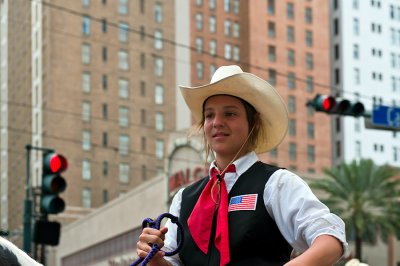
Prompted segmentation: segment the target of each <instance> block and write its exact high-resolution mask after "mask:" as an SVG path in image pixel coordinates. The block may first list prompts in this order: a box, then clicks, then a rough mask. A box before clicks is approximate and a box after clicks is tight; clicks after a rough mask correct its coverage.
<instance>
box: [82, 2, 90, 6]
mask: <svg viewBox="0 0 400 266" xmlns="http://www.w3.org/2000/svg"><path fill="white" fill-rule="evenodd" d="M89 5H90V0H82V6H84V7H88V6H89Z"/></svg>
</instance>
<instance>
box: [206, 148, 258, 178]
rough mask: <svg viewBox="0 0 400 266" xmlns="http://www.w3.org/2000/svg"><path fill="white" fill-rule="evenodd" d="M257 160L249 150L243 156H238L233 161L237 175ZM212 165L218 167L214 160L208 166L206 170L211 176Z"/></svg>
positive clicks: (254, 154) (255, 155)
mask: <svg viewBox="0 0 400 266" xmlns="http://www.w3.org/2000/svg"><path fill="white" fill-rule="evenodd" d="M257 161H258V157H257V154H256V153H255V152H254V151H252V152H249V153H247V154H246V155H244V156H242V157H240V158H239V159H237V160H236V161H234V162H233V164H234V165H235V167H236V174H237V176H240V175H242V174H243V173H244V172H246V171H247V170H248V169H249V168H250V166H252V165H253V164H254V163H255V162H257ZM214 167H215V168H217V169H218V167H217V165H216V162H215V160H214V161H213V162H212V163H211V165H210V168H209V170H208V174H209V176H211V169H213V168H214ZM218 170H220V169H218ZM221 171H222V170H221Z"/></svg>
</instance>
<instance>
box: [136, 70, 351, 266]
mask: <svg viewBox="0 0 400 266" xmlns="http://www.w3.org/2000/svg"><path fill="white" fill-rule="evenodd" d="M180 89H181V93H182V95H183V98H184V99H185V102H186V104H187V105H188V107H189V109H190V110H191V112H192V114H193V116H194V118H195V119H197V120H198V121H199V128H200V129H201V130H202V131H203V134H204V140H205V147H206V151H207V152H206V153H207V157H208V155H210V154H211V155H214V158H215V160H214V161H213V162H212V163H211V165H210V169H209V176H208V177H205V178H204V179H202V180H199V181H197V182H195V183H193V184H191V185H189V186H187V187H186V188H183V189H181V190H180V191H179V192H178V193H177V194H176V195H175V197H174V199H173V201H172V204H171V207H170V212H171V213H172V214H173V215H176V216H178V217H179V221H180V222H181V223H182V225H183V228H184V233H185V234H184V235H185V236H184V245H183V248H182V250H181V251H180V252H179V254H177V255H175V256H173V257H167V256H164V254H165V253H164V252H163V251H159V252H158V253H157V254H156V255H155V256H154V258H153V259H152V260H151V261H150V263H149V264H148V265H221V266H222V265H245V266H248V265H252V266H256V265H287V266H289V265H292V266H294V265H307V266H312V265H318V266H321V265H333V264H334V263H335V262H336V261H337V260H338V259H339V258H340V257H341V256H342V255H343V253H344V250H345V247H346V245H347V243H346V237H345V225H344V223H343V221H342V220H341V219H340V218H339V217H338V216H336V215H334V214H332V213H330V211H329V209H328V208H327V207H326V206H325V205H324V204H322V203H321V202H320V201H319V200H318V199H317V197H316V196H315V195H314V194H313V193H312V191H311V190H310V188H309V187H308V185H307V184H306V183H305V182H304V181H303V180H302V179H301V178H300V177H299V176H297V175H296V174H294V173H292V172H290V171H288V170H286V169H281V168H278V167H275V166H271V165H268V164H265V163H263V162H261V161H260V160H259V159H258V157H257V155H256V154H257V153H261V152H266V151H269V150H272V149H274V148H275V147H277V146H278V145H279V144H280V142H281V141H282V139H283V138H284V137H285V135H286V131H287V127H288V114H287V109H286V106H285V104H284V102H283V100H282V98H281V97H280V96H279V94H278V93H277V92H276V90H275V89H274V88H273V87H272V86H271V85H270V84H269V83H268V82H266V81H265V80H263V79H261V78H259V77H257V76H255V75H253V74H251V73H246V72H243V71H242V70H241V68H240V67H238V66H235V65H232V66H222V67H220V68H218V69H217V71H216V72H215V74H214V75H213V77H212V79H211V83H210V84H208V85H204V86H199V87H183V86H181V87H180ZM167 232H168V233H167ZM177 235H178V234H177V229H176V226H175V225H173V224H172V223H171V222H167V224H166V226H165V227H163V228H161V229H160V230H156V229H152V228H145V229H143V232H142V234H141V235H140V237H139V242H138V244H137V254H138V255H139V256H140V257H145V256H146V255H147V254H148V253H149V252H150V250H151V245H152V244H158V245H160V246H163V250H166V251H171V250H174V249H175V248H176V246H177ZM292 249H293V252H294V251H295V252H296V253H300V255H298V256H297V257H295V258H293V259H290V254H291V252H292Z"/></svg>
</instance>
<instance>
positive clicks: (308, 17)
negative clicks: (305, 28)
mask: <svg viewBox="0 0 400 266" xmlns="http://www.w3.org/2000/svg"><path fill="white" fill-rule="evenodd" d="M304 20H305V21H306V23H307V24H311V23H312V20H313V17H312V9H311V8H310V7H306V11H305V18H304Z"/></svg>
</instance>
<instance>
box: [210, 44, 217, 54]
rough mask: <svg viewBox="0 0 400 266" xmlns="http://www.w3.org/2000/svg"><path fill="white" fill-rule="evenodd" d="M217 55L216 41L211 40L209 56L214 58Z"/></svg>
mask: <svg viewBox="0 0 400 266" xmlns="http://www.w3.org/2000/svg"><path fill="white" fill-rule="evenodd" d="M216 54H217V41H216V40H211V41H210V55H213V56H215V55H216Z"/></svg>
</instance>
